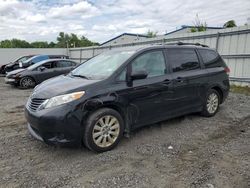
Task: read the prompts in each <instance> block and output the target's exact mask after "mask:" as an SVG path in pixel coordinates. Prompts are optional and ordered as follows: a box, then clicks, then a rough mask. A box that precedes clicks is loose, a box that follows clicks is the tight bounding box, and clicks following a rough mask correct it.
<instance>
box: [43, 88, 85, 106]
mask: <svg viewBox="0 0 250 188" xmlns="http://www.w3.org/2000/svg"><path fill="white" fill-rule="evenodd" d="M84 94H85V92H84V91H79V92H75V93H70V94H66V95H59V96H56V97H52V98H50V99H47V100H46V101H44V102H43V104H42V105H41V108H43V109H44V108H51V107H54V106H58V105H61V104H65V103H68V102H71V101H74V100H77V99H80V98H81V97H82V96H83V95H84Z"/></svg>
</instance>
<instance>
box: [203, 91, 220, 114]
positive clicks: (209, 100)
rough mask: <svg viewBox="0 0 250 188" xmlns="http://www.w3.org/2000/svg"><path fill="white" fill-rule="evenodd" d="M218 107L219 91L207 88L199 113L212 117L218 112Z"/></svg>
mask: <svg viewBox="0 0 250 188" xmlns="http://www.w3.org/2000/svg"><path fill="white" fill-rule="evenodd" d="M219 107H220V95H219V93H218V92H217V91H216V90H214V89H210V90H208V92H207V95H206V100H205V102H204V104H203V110H202V112H201V114H202V115H203V116H205V117H212V116H214V115H215V114H216V113H217V112H218V110H219Z"/></svg>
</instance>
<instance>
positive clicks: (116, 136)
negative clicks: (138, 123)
mask: <svg viewBox="0 0 250 188" xmlns="http://www.w3.org/2000/svg"><path fill="white" fill-rule="evenodd" d="M123 131H124V121H123V118H122V117H121V115H120V114H119V113H118V112H117V111H115V110H113V109H110V108H102V109H99V110H97V111H95V112H93V113H92V114H91V115H90V116H89V117H88V119H87V121H86V125H85V130H84V134H83V143H84V145H85V146H86V147H87V148H89V149H90V150H92V151H95V152H105V151H109V150H111V149H113V148H114V147H115V146H116V145H117V144H118V143H119V141H120V139H121V137H122V135H123Z"/></svg>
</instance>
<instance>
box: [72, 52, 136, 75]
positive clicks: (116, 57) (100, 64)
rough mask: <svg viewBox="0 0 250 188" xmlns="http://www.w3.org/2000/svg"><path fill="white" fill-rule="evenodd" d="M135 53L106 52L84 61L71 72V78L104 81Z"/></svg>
mask: <svg viewBox="0 0 250 188" xmlns="http://www.w3.org/2000/svg"><path fill="white" fill-rule="evenodd" d="M134 52H135V51H122V52H121V51H120V52H114V51H113V52H106V53H102V54H100V55H97V56H95V57H93V58H92V59H90V60H88V61H86V62H85V63H83V64H82V65H80V66H79V67H77V68H76V69H74V70H73V71H72V72H71V75H72V76H79V77H84V78H87V79H105V78H107V77H109V76H110V75H111V74H112V73H113V72H115V70H117V68H119V67H120V66H121V65H122V64H123V63H124V62H125V61H126V60H127V59H128V58H129V57H131V56H132V55H133V54H134Z"/></svg>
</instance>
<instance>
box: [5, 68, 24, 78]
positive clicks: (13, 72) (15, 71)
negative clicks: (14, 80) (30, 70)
mask: <svg viewBox="0 0 250 188" xmlns="http://www.w3.org/2000/svg"><path fill="white" fill-rule="evenodd" d="M25 70H26V69H16V70H13V71H11V72H8V74H7V76H6V77H9V76H13V75H15V74H17V73H20V72H23V71H25Z"/></svg>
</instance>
